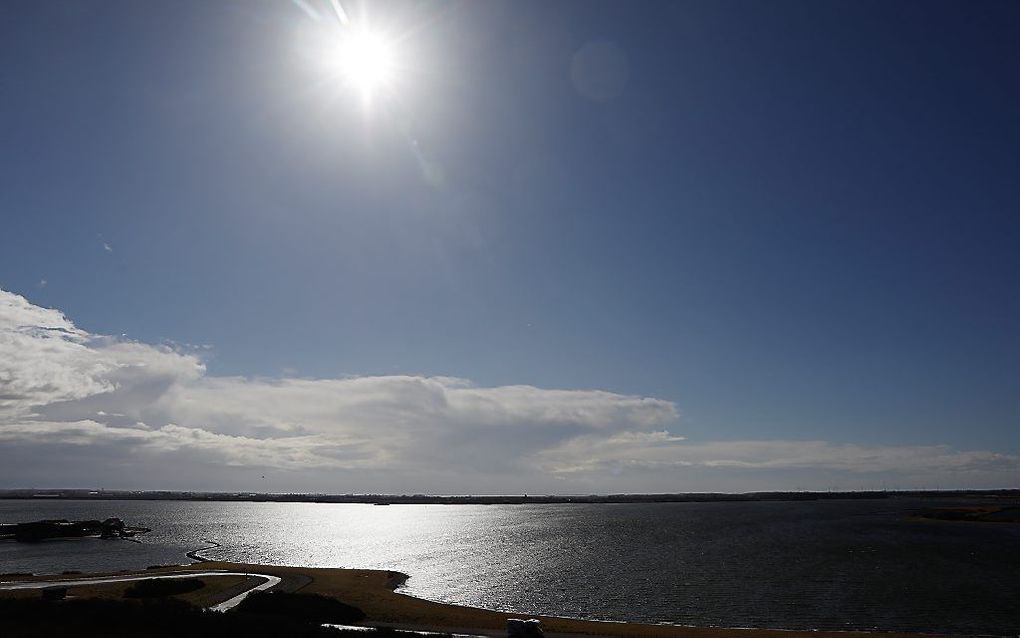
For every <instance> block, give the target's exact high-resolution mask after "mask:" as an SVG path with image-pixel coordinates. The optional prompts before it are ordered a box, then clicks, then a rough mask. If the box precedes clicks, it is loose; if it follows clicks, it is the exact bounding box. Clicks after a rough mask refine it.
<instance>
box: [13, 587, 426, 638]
mask: <svg viewBox="0 0 1020 638" xmlns="http://www.w3.org/2000/svg"><path fill="white" fill-rule="evenodd" d="M286 596H287V595H286V594H282V595H277V594H262V595H261V597H259V596H256V595H254V594H253V595H252V596H251V597H249V599H247V600H246V601H245V602H248V601H249V600H250V601H251V602H252V604H249V605H247V606H244V605H242V607H245V608H239V609H237V610H236V611H231V612H228V613H219V612H215V611H208V610H204V609H202V608H200V607H196V606H194V605H191V604H189V603H187V602H184V601H181V600H176V599H172V598H161V599H156V600H144V601H125V600H110V599H104V598H87V599H80V600H64V601H47V600H41V599H36V598H33V599H0V633H2V634H3V635H4V636H5V637H8V638H35V637H37V636H38V637H43V636H76V637H80V638H92V637H96V638H99V637H103V638H108V637H109V636H118V635H121V636H146V637H153V638H163V637H166V638H182V637H184V636H189V637H192V636H193V637H196V638H206V637H208V638H213V637H216V638H220V637H222V636H259V637H260V638H261V637H266V638H277V637H279V638H284V637H286V638H291V637H293V638H304V637H308V638H319V637H322V638H330V637H333V638H337V637H340V636H358V637H360V638H398V637H399V636H401V635H410V634H402V632H397V631H393V630H389V629H377V630H372V631H367V632H366V631H354V630H346V631H344V630H340V629H336V628H332V627H324V626H322V625H323V623H324V622H335V623H337V624H343V623H346V622H350V619H351V616H349V615H344V614H343V613H340V614H335V613H334V614H332V615H331V614H330V613H329V609H326V610H325V613H318V614H316V613H314V611H315V610H316V609H319V610H320V612H322V611H323V610H322V607H323V605H321V604H317V603H321V602H322V601H325V602H326V603H327V604H326V605H325V607H327V608H328V607H329V605H328V603H330V602H332V603H335V604H337V605H341V606H342V604H341V603H337V602H336V601H332V600H329V599H323V598H321V597H314V596H305V597H301V595H299V594H291V595H290V596H295V597H299V598H298V602H297V603H293V602H292V603H291V604H290V606H289V607H287V606H284V607H283V608H280V607H279V606H275V607H274V606H273V605H272V604H270V605H267V604H265V603H264V602H260V598H261V599H263V600H266V599H268V600H269V601H272V600H273V599H276V598H282V597H286ZM309 610H311V611H312V612H313V613H308V611H309ZM354 617H356V616H354Z"/></svg>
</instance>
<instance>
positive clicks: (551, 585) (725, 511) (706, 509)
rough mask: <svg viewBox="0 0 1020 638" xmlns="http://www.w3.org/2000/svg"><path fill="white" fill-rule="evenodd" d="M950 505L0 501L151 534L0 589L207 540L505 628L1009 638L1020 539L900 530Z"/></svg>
mask: <svg viewBox="0 0 1020 638" xmlns="http://www.w3.org/2000/svg"><path fill="white" fill-rule="evenodd" d="M968 504H972V503H968ZM949 505H952V503H950V502H946V501H945V500H941V499H940V500H938V501H931V500H924V499H899V498H894V499H881V500H867V501H810V502H769V503H748V502H740V503H672V504H646V503H642V504H613V505H608V504H599V505H577V504H574V505H478V506H474V505H454V506H444V505H392V506H389V507H374V506H371V505H349V504H305V503H240V502H232V503H208V502H188V501H0V522H17V521H27V520H37V519H42V518H68V519H87V518H99V519H102V518H105V517H108V516H119V517H121V518H123V519H124V520H125V522H127V523H128V524H130V525H143V526H145V527H151V528H152V529H153V531H152V532H151V533H150V534H146V535H145V536H143V537H141V541H142V542H141V543H132V542H126V541H121V540H98V539H79V540H57V541H46V542H43V543H37V544H23V543H14V542H0V572H21V571H27V572H37V573H55V572H60V571H64V570H81V571H103V570H117V569H139V568H144V567H146V566H148V565H153V564H169V563H183V562H189V561H188V560H187V559H186V558H185V557H184V553H185V552H186V551H188V550H192V549H195V548H196V547H200V546H203V544H204V543H203V541H204V540H205V539H209V540H213V541H216V542H217V543H220V544H221V547H216V548H212V549H210V550H208V551H207V552H205V553H204V554H203V555H205V556H206V557H208V558H212V559H218V560H228V561H237V562H250V563H267V564H280V565H301V566H312V567H357V568H375V569H393V570H399V571H402V572H405V573H408V574H410V575H411V579H410V580H409V581H408V583H407V585H406V587H405V588H404V589H403V590H402V591H404V592H406V593H408V594H411V595H414V596H419V597H422V598H428V599H432V600H439V601H443V602H451V603H458V604H465V605H473V606H478V607H486V608H490V609H498V610H505V611H514V612H520V613H544V614H549V615H559V616H569V617H576V618H588V619H602V620H621V621H640V622H656V623H674V624H684V625H699V626H707V625H711V626H731V627H734V626H736V627H771V628H787V629H879V630H884V631H915V632H931V633H970V634H976V633H983V634H994V635H1015V634H1016V631H1017V628H1018V627H1020V612H1018V611H1017V604H1016V601H1017V600H1018V599H1020V525H1016V524H995V523H954V522H941V521H930V520H918V519H914V518H911V517H910V516H909V514H910V513H911V511H913V510H915V509H918V508H921V507H931V506H949Z"/></svg>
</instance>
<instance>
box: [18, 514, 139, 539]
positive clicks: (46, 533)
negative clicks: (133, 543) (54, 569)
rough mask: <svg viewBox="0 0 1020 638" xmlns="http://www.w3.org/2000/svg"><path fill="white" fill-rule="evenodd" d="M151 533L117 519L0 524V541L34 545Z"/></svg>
mask: <svg viewBox="0 0 1020 638" xmlns="http://www.w3.org/2000/svg"><path fill="white" fill-rule="evenodd" d="M149 531H152V530H150V529H149V528H148V527H130V526H128V525H125V524H124V521H122V520H120V519H119V518H108V519H106V520H104V521H68V520H63V519H61V520H43V521H33V522H30V523H0V539H6V540H15V541H18V542H22V543H34V542H38V541H43V540H47V539H50V538H88V537H98V538H133V537H134V536H137V535H138V534H144V533H146V532H149Z"/></svg>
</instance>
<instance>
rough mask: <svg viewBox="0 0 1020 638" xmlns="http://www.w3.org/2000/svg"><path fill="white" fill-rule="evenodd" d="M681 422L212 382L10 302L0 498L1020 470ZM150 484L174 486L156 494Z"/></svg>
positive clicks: (1010, 463)
mask: <svg viewBox="0 0 1020 638" xmlns="http://www.w3.org/2000/svg"><path fill="white" fill-rule="evenodd" d="M677 419H678V415H677V409H676V407H675V406H674V405H673V404H672V403H671V402H669V401H664V400H661V399H654V398H648V397H640V396H631V395H622V394H616V393H612V392H605V391H598V390H548V389H542V388H537V387H533V386H527V385H516V386H501V387H478V386H476V385H475V384H473V383H471V382H470V381H468V380H465V379H459V378H451V377H422V376H402V375H395V376H377V377H353V378H340V379H301V378H291V377H287V378H279V379H266V378H245V377H216V376H210V375H209V374H207V371H206V368H205V365H204V364H203V362H202V360H201V358H200V357H199V356H198V355H196V354H194V350H191V351H179V350H176V349H173V348H169V347H165V346H153V345H148V344H144V343H138V342H132V341H127V340H124V339H118V338H111V337H104V336H98V335H93V334H90V333H88V332H86V331H84V330H81V329H79V328H77V327H76V326H75V325H74V324H73V323H71V322H70V321H69V320H68V319H67V318H66V317H64V315H63V314H62V313H60V312H59V311H57V310H52V309H48V308H42V307H39V306H36V305H33V304H31V303H29V302H28V301H27V300H25V299H24V298H23V297H20V296H18V295H15V294H11V293H8V292H4V291H0V442H2V444H3V445H0V485H2V484H4V483H6V484H8V485H10V484H13V483H14V482H19V481H23V480H26V479H24V473H26V472H28V473H29V474H31V473H32V472H36V474H37V475H38V476H48V477H53V476H58V477H61V478H60V479H59V480H62V481H65V482H71V483H78V484H81V483H89V482H91V481H92V480H93V478H94V474H93V473H92V472H91V471H89V472H85V473H84V474H83V471H82V470H81V469H80V468H79V469H75V470H71V469H68V470H67V472H68V474H66V475H65V474H61V473H60V471H61V467H63V466H64V465H66V466H67V467H71V466H72V465H73V463H71V462H69V461H68V460H70V461H78V460H81V459H86V458H92V457H93V456H95V457H96V458H99V457H101V458H102V459H103V460H104V461H103V462H107V463H108V462H110V460H111V459H112V460H113V461H114V462H116V463H120V464H122V465H123V464H130V463H133V462H134V461H136V460H139V459H144V462H145V467H146V468H147V469H148V470H150V471H148V472H146V473H145V475H142V476H138V475H135V477H134V479H132V480H134V481H135V482H134V483H132V485H131V486H133V487H149V488H159V487H177V488H183V489H188V488H190V489H214V488H218V487H220V485H219V484H210V483H209V481H223V480H226V479H224V474H223V472H224V469H225V468H226V469H229V470H230V471H232V472H235V473H236V472H238V471H240V470H242V469H244V468H253V469H260V470H265V469H267V468H269V469H273V470H278V471H279V472H283V473H286V474H287V476H289V477H291V480H290V482H289V483H287V486H288V489H315V490H331V491H337V490H339V491H346V490H345V488H347V489H353V488H351V486H352V485H357V486H359V488H360V489H362V490H373V491H423V490H429V489H435V490H439V489H445V490H447V491H474V492H477V491H482V490H484V489H487V490H489V491H526V490H530V491H536V490H537V491H541V490H553V489H554V488H555V486H557V485H559V486H561V487H559V489H560V490H561V491H563V490H568V489H588V488H590V489H591V490H593V491H613V490H616V489H617V488H618V486H619V484H618V483H617V480H618V477H619V476H621V475H622V474H623V473H630V474H631V475H633V476H634V477H638V478H636V479H635V481H637V482H634V483H628V484H627V485H626V489H629V490H634V491H659V490H663V489H668V490H673V491H679V490H684V489H695V488H694V487H693V486H692V485H693V484H692V483H690V482H682V481H681V482H678V481H677V478H678V474H677V473H678V472H692V471H699V472H701V473H702V474H701V477H702V479H704V480H706V481H708V480H717V479H718V477H719V475H720V473H723V472H725V473H726V475H727V476H737V475H741V473H747V472H757V473H761V472H773V473H775V472H784V471H799V472H805V471H806V472H812V471H824V472H827V473H830V474H831V473H832V472H836V473H842V474H844V475H866V474H873V475H875V474H882V475H900V476H913V475H921V474H931V473H942V474H943V475H949V476H954V477H957V478H959V477H960V476H971V477H973V476H978V475H980V476H981V477H983V478H982V479H981V480H983V481H994V480H997V479H996V478H995V477H999V476H1003V475H1004V474H1003V473H1006V474H1008V473H1010V472H1012V473H1014V474H1015V473H1016V472H1017V470H1018V468H1020V460H1018V458H1017V457H1015V456H1009V455H1002V454H995V453H992V452H981V451H978V452H971V451H957V450H953V449H950V448H948V447H942V446H893V447H864V446H856V445H836V444H832V443H828V442H824V441H768V440H764V441H725V442H689V441H686V440H685V439H684V438H683V437H680V436H676V435H674V434H670V432H669V431H668V428H669V427H671V426H674V425H675V423H676V421H677ZM57 453H59V454H61V455H62V456H61V457H60V458H62V459H64V461H62V464H63V465H61V464H57V463H55V462H53V461H51V460H50V459H51V458H55V457H54V455H55V454H57ZM4 467H7V468H8V470H7V472H10V473H7V472H5V470H4V469H3V468H4ZM15 467H17V468H20V469H19V470H17V471H18V472H21V474H17V475H16V474H13V472H15V470H14V469H10V468H15ZM76 467H77V466H76ZM178 467H181V468H183V467H187V468H189V469H188V471H187V472H175V471H174V470H173V468H178ZM95 471H96V472H100V473H101V472H102V468H97V469H96V470H95ZM111 471H112V470H111ZM149 475H151V476H156V475H158V476H164V477H165V476H167V475H170V476H172V477H173V480H175V481H177V484H175V485H173V486H169V485H162V484H160V485H149V484H145V483H144V479H145V476H149ZM212 477H216V478H212ZM713 477H716V479H713ZM33 480H36V479H33ZM50 480H57V479H50ZM110 480H115V481H116V480H120V481H123V480H126V479H124V477H123V476H115V477H113V478H112V479H111V478H106V477H104V481H105V482H106V483H107V484H109V481H110ZM163 480H166V479H165V478H164V479H163ZM949 480H950V481H951V480H952V479H949ZM967 480H969V479H967ZM338 481H339V482H340V483H339V485H342V487H339V486H338ZM358 481H361V482H360V483H359V482H358ZM959 482H960V481H958V483H959ZM963 482H966V481H963ZM65 484H66V483H65ZM720 484H721V483H720ZM727 485H733V484H732V483H727ZM741 485H743V484H741ZM562 486H567V487H562ZM768 487H776V486H775V485H764V484H761V483H753V484H747V486H746V487H741V488H738V489H759V488H760V489H765V488H768Z"/></svg>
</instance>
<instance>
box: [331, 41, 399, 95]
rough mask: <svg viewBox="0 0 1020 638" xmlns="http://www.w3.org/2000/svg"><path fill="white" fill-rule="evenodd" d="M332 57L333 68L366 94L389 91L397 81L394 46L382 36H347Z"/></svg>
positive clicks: (339, 42)
mask: <svg viewBox="0 0 1020 638" xmlns="http://www.w3.org/2000/svg"><path fill="white" fill-rule="evenodd" d="M328 57H329V58H330V59H329V60H328V62H329V64H330V66H332V67H333V68H335V69H337V70H338V71H339V72H340V73H341V74H342V76H343V78H344V80H345V81H346V82H348V83H349V84H350V85H351V86H352V87H353V88H355V89H357V90H359V91H361V93H362V94H364V95H371V94H372V93H374V92H375V91H377V90H379V89H381V88H385V87H386V86H388V85H389V84H390V83H391V81H392V80H393V70H394V56H393V46H392V44H391V43H390V42H389V41H388V40H387V39H386V38H385V37H384V36H383V35H381V34H379V33H373V32H370V31H360V32H354V33H345V34H344V35H343V36H341V38H340V39H339V41H338V42H337V43H336V45H335V46H334V47H333V49H332V50H331V51H330V52H329V53H328Z"/></svg>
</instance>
